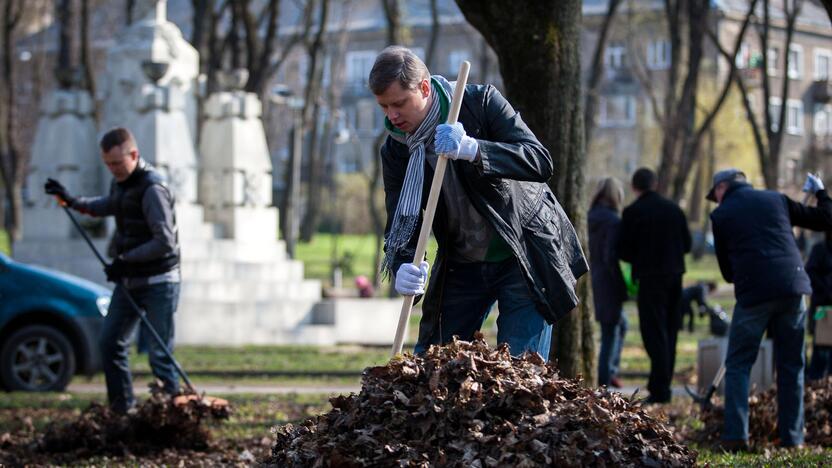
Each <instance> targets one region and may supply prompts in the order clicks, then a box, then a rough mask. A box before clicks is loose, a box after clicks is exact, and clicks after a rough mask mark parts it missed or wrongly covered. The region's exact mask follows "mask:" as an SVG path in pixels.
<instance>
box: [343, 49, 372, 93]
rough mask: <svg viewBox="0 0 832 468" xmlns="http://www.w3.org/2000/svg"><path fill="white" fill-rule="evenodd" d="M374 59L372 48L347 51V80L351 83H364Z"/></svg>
mask: <svg viewBox="0 0 832 468" xmlns="http://www.w3.org/2000/svg"><path fill="white" fill-rule="evenodd" d="M375 60H376V53H375V52H373V51H372V50H356V51H352V52H347V55H346V62H347V82H348V83H350V84H353V85H356V84H364V83H366V82H367V78H368V77H369V76H370V70H372V68H373V62H375Z"/></svg>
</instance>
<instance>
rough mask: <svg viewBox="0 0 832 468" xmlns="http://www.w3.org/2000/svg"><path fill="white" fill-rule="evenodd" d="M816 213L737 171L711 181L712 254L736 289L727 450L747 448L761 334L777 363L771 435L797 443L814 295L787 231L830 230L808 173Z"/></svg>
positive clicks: (830, 208)
mask: <svg viewBox="0 0 832 468" xmlns="http://www.w3.org/2000/svg"><path fill="white" fill-rule="evenodd" d="M803 190H804V191H805V192H808V193H811V194H814V195H815V197H816V198H817V207H810V206H806V205H803V204H801V203H798V202H796V201H794V200H792V199H790V198H789V197H787V196H786V195H783V194H781V193H778V192H775V191H772V190H755V189H754V188H753V187H752V186H751V184H749V183H748V182H747V180H746V177H745V174H744V173H743V172H741V171H739V170H738V169H726V170H724V171H720V172H717V173H716V174H714V178H713V187H712V188H711V190H710V192H709V193H708V195H707V198H708V200H711V201H714V202H716V203H718V204H719V206H718V207H717V208H716V209H715V210H714V211H713V212H712V213H711V221H712V226H713V228H712V229H713V235H714V247H715V249H716V256H717V260H718V261H719V268H720V270H721V272H722V276H723V277H724V278H725V280H726V281H727V282H729V283H734V295H735V296H736V299H737V304H736V306H735V308H734V315H733V318H732V320H731V327H730V330H729V334H728V352H727V355H726V358H725V368H726V372H725V426H724V430H723V432H722V443H723V447H724V448H725V449H726V450H730V451H736V450H744V449H747V447H748V391H749V375H750V373H751V366H752V365H753V364H754V361H755V360H756V358H757V353H758V349H759V347H760V341H761V340H762V338H763V333H764V332H765V331H766V330H767V329H768V330H770V332H771V333H772V334H773V339H774V354H775V355H776V356H777V359H776V364H777V430H778V435H779V438H780V445H782V446H784V447H795V446H800V445H802V444H803V385H804V383H803V368H804V350H803V347H804V334H805V323H806V309H805V307H804V305H803V297H802V296H803V295H804V294H810V293H811V292H812V288H811V285H810V281H809V277H808V276H807V274H806V271H805V270H804V268H803V260H802V258H801V256H800V251H799V250H798V247H797V243H796V241H795V238H794V234H793V232H792V226H800V227H803V228H807V229H812V230H815V231H826V230H830V229H832V199H830V198H829V195H827V193H826V190H824V187H823V182H822V181H821V180H820V178H818V177H817V176H815V175H812V174H809V175H808V176H807V177H806V183H805V185H804V186H803Z"/></svg>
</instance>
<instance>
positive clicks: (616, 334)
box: [598, 310, 627, 386]
mask: <svg viewBox="0 0 832 468" xmlns="http://www.w3.org/2000/svg"><path fill="white" fill-rule="evenodd" d="M626 335H627V316H626V315H625V314H624V311H623V310H622V311H621V318H620V319H619V320H618V322H611V323H610V322H601V351H600V352H599V353H598V385H599V386H601V385H607V386H609V384H610V379H612V378H613V377H615V376H617V375H618V366H619V364H620V363H621V350H622V349H623V348H624V337H625V336H626Z"/></svg>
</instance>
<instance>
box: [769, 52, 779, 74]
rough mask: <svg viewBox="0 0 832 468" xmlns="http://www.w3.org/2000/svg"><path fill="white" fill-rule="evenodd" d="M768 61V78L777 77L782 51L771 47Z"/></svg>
mask: <svg viewBox="0 0 832 468" xmlns="http://www.w3.org/2000/svg"><path fill="white" fill-rule="evenodd" d="M766 60H768V76H777V67H779V66H780V65H779V63H778V62H779V61H780V49H778V48H777V47H769V48H768V56H767V57H766Z"/></svg>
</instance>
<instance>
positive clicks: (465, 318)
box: [414, 258, 552, 359]
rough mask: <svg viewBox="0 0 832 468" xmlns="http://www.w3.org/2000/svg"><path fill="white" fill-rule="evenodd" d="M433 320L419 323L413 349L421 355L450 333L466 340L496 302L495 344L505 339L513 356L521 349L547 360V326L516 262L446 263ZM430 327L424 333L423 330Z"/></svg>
mask: <svg viewBox="0 0 832 468" xmlns="http://www.w3.org/2000/svg"><path fill="white" fill-rule="evenodd" d="M443 288H444V289H443V291H442V306H441V310H440V316H439V319H438V320H437V321H430V323H425V322H426V321H425V319H424V317H423V318H422V322H420V323H419V328H420V333H419V336H420V337H427V339H425V338H420V340H419V341H418V342H417V343H416V347H415V350H414V352H415V353H417V354H420V353H424V352H425V351H427V349H428V347H429V346H430V345H432V344H444V343H447V342H449V341H451V339H452V338H453V336H454V335H456V336H459V337H460V338H461V339H463V340H466V341H469V340H471V339H473V337H474V333H475V332H477V331H478V330H479V329H480V328H481V327H482V324H483V322H484V321H485V319H486V318H487V317H488V314H489V313H490V312H491V307H492V306H493V305H494V302H497V303H498V304H499V305H498V308H499V312H500V313H499V315H498V316H497V342H498V343H501V344H502V343H507V344H508V345H509V349H510V351H511V354H512V355H513V356H519V355H520V354H523V352H525V351H531V352H536V353H538V354H540V355H541V356H543V359H549V347H550V345H551V339H552V325H550V324H548V323H546V320H545V319H544V318H543V316H541V315H540V313H538V312H537V307H536V306H535V304H534V301H533V300H532V297H531V294H530V293H529V287H528V285H527V284H526V280H525V278H524V277H523V273H522V271H521V270H520V265H519V264H518V263H517V260H515V259H514V258H510V259H508V260H505V261H502V262H496V263H489V262H478V263H450V264H449V265H448V276H447V280H446V282H445V285H444V286H443ZM424 327H430V328H432V330H430V332H429V333H426V332H424V330H422V329H423V328H424Z"/></svg>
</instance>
